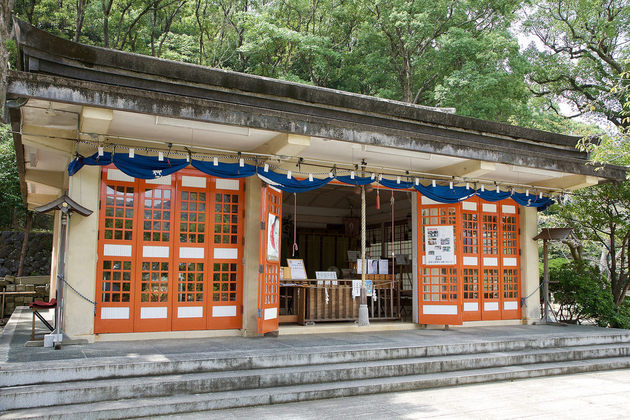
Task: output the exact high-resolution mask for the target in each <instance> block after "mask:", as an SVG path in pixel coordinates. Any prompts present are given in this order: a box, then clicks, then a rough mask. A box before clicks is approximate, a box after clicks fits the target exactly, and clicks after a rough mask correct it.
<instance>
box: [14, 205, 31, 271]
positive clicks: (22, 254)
mask: <svg viewBox="0 0 630 420" xmlns="http://www.w3.org/2000/svg"><path fill="white" fill-rule="evenodd" d="M32 222H33V213H31V212H29V213H28V214H27V215H26V226H24V239H23V240H22V251H21V252H20V265H18V272H17V275H18V277H19V276H21V275H22V273H23V272H24V260H25V259H26V251H28V235H29V233H31V225H32Z"/></svg>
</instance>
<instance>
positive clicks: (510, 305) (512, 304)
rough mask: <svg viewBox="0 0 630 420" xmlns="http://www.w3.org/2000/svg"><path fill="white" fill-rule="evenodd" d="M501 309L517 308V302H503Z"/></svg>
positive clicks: (510, 309) (511, 309)
mask: <svg viewBox="0 0 630 420" xmlns="http://www.w3.org/2000/svg"><path fill="white" fill-rule="evenodd" d="M503 309H504V310H506V311H513V310H516V309H518V302H517V301H514V300H513V301H509V302H503Z"/></svg>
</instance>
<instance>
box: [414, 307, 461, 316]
mask: <svg viewBox="0 0 630 420" xmlns="http://www.w3.org/2000/svg"><path fill="white" fill-rule="evenodd" d="M422 313H423V314H425V315H457V305H423V306H422Z"/></svg>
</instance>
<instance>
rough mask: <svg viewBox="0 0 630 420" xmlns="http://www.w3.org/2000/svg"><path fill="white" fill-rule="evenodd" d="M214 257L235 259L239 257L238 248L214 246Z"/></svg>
mask: <svg viewBox="0 0 630 420" xmlns="http://www.w3.org/2000/svg"><path fill="white" fill-rule="evenodd" d="M214 258H215V259H217V260H235V259H237V258H238V248H214Z"/></svg>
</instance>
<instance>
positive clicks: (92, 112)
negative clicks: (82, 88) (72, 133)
mask: <svg viewBox="0 0 630 420" xmlns="http://www.w3.org/2000/svg"><path fill="white" fill-rule="evenodd" d="M113 118H114V111H113V110H111V109H106V108H94V107H90V106H84V107H83V109H82V110H81V123H80V125H79V127H80V130H81V132H82V133H94V134H107V133H108V132H109V126H110V125H111V123H112V119H113Z"/></svg>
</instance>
